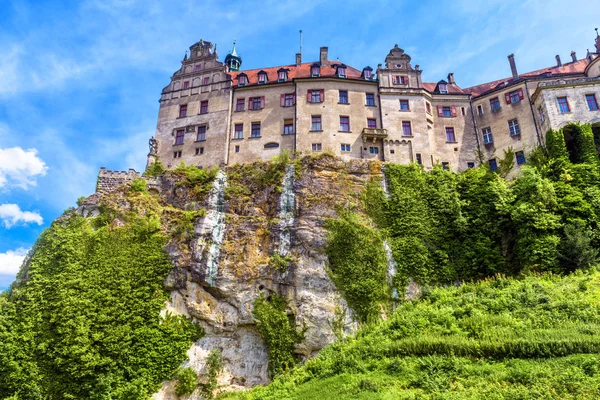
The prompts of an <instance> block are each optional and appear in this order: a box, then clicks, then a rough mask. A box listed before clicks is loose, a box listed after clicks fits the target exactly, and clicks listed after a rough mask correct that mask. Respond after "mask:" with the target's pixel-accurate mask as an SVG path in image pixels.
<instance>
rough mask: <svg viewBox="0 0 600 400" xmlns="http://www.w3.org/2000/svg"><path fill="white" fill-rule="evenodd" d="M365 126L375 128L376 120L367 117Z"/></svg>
mask: <svg viewBox="0 0 600 400" xmlns="http://www.w3.org/2000/svg"><path fill="white" fill-rule="evenodd" d="M367 128H369V129H377V120H376V119H375V118H367Z"/></svg>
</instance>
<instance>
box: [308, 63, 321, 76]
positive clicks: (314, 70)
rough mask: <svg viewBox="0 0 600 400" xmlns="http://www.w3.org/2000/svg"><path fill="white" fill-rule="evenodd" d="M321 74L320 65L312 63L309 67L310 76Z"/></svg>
mask: <svg viewBox="0 0 600 400" xmlns="http://www.w3.org/2000/svg"><path fill="white" fill-rule="evenodd" d="M320 75H321V67H320V66H319V65H318V64H315V65H313V66H312V67H310V76H312V77H313V78H314V77H318V76H320Z"/></svg>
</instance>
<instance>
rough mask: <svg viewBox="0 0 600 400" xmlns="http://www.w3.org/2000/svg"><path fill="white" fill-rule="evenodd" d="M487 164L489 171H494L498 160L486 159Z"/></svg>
mask: <svg viewBox="0 0 600 400" xmlns="http://www.w3.org/2000/svg"><path fill="white" fill-rule="evenodd" d="M488 164H489V166H490V171H492V172H496V170H497V169H498V162H497V161H496V159H495V158H492V159H491V160H490V161H488Z"/></svg>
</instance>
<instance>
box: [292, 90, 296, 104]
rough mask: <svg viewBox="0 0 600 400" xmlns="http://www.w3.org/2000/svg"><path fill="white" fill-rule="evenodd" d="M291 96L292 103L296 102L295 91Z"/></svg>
mask: <svg viewBox="0 0 600 400" xmlns="http://www.w3.org/2000/svg"><path fill="white" fill-rule="evenodd" d="M293 96H294V97H293V98H292V104H296V92H294V94H293Z"/></svg>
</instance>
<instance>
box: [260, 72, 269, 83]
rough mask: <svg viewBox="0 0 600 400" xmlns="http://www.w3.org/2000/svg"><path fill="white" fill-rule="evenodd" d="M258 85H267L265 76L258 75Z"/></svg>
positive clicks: (263, 74) (262, 73)
mask: <svg viewBox="0 0 600 400" xmlns="http://www.w3.org/2000/svg"><path fill="white" fill-rule="evenodd" d="M258 83H259V85H262V84H265V83H267V74H265V73H264V72H261V73H259V74H258Z"/></svg>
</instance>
